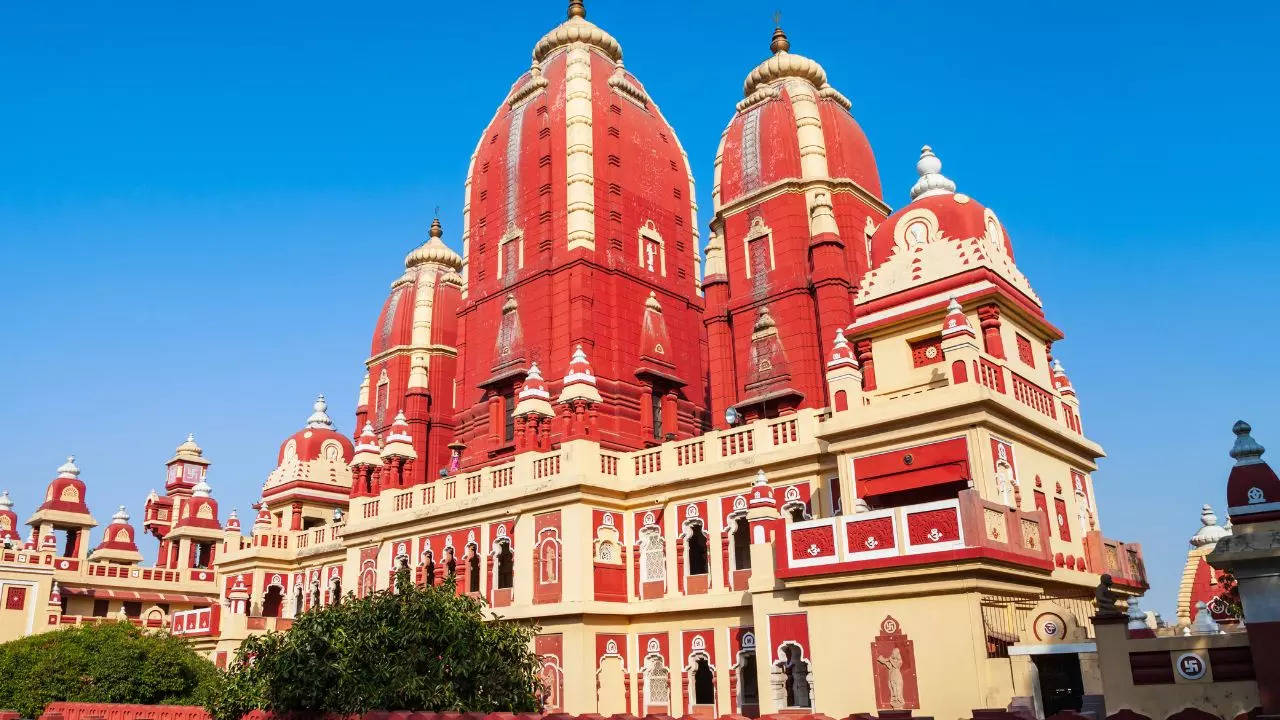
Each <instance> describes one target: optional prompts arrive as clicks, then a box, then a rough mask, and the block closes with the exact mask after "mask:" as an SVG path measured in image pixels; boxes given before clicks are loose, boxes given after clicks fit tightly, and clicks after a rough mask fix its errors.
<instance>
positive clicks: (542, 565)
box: [538, 536, 560, 584]
mask: <svg viewBox="0 0 1280 720" xmlns="http://www.w3.org/2000/svg"><path fill="white" fill-rule="evenodd" d="M559 580H560V548H559V543H557V542H556V540H555V538H553V537H550V536H548V537H547V538H546V539H544V540H543V541H542V544H541V545H540V546H539V547H538V582H540V583H543V584H547V583H555V582H558V581H559Z"/></svg>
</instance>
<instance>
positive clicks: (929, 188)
mask: <svg viewBox="0 0 1280 720" xmlns="http://www.w3.org/2000/svg"><path fill="white" fill-rule="evenodd" d="M916 172H917V173H918V174H919V175H920V179H919V180H917V181H916V184H915V185H913V186H911V199H912V200H915V199H916V198H920V197H929V196H931V195H950V194H952V193H954V192H955V191H956V184H955V183H954V182H952V181H951V178H949V177H947V176H946V175H943V174H942V161H941V160H939V159H938V156H937V155H934V154H933V148H931V147H929V146H928V145H925V146H924V147H922V148H920V159H919V160H917V161H916Z"/></svg>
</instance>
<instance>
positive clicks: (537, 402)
mask: <svg viewBox="0 0 1280 720" xmlns="http://www.w3.org/2000/svg"><path fill="white" fill-rule="evenodd" d="M550 399H551V394H550V393H549V392H547V383H546V381H545V380H543V378H542V372H541V371H540V370H538V363H534V364H532V365H530V366H529V374H528V375H525V377H524V385H523V386H521V388H520V394H519V395H518V396H517V402H516V409H515V414H516V417H522V416H525V415H529V414H534V415H544V416H546V417H551V416H552V415H554V414H555V413H553V412H552V411H551V402H550Z"/></svg>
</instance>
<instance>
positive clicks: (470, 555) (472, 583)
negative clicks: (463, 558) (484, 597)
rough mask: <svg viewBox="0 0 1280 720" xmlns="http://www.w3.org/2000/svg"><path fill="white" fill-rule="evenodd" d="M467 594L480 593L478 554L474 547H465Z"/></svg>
mask: <svg viewBox="0 0 1280 720" xmlns="http://www.w3.org/2000/svg"><path fill="white" fill-rule="evenodd" d="M467 592H473V593H478V592H480V553H479V551H478V549H477V548H476V546H475V545H468V546H467Z"/></svg>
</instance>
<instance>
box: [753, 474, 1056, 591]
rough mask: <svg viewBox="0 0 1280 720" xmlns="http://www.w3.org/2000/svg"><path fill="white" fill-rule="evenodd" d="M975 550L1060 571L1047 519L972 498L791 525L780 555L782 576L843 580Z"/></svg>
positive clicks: (967, 493) (966, 493) (967, 494)
mask: <svg viewBox="0 0 1280 720" xmlns="http://www.w3.org/2000/svg"><path fill="white" fill-rule="evenodd" d="M970 549H972V550H975V551H981V550H988V551H994V552H995V553H996V554H999V555H1000V556H1001V557H1004V558H1005V559H1013V560H1021V561H1024V562H1026V563H1027V564H1031V565H1035V566H1037V567H1040V568H1042V569H1045V570H1049V569H1051V568H1052V558H1051V557H1050V555H1049V549H1048V530H1047V527H1046V525H1045V518H1044V516H1043V514H1042V513H1040V512H1038V511H1036V512H1022V511H1019V510H1015V509H1013V508H1009V507H1005V506H1004V505H1001V504H999V503H992V502H988V501H985V500H982V499H981V498H980V497H978V495H977V493H976V492H975V491H973V490H966V491H964V492H961V493H960V495H959V497H957V498H956V499H954V500H941V501H936V502H928V503H919V504H915V505H902V506H898V507H892V508H885V509H882V510H871V511H867V512H861V513H856V514H853V515H843V516H840V517H832V518H823V519H820V520H807V521H804V522H792V523H788V524H787V526H786V533H785V538H784V539H783V541H782V542H781V543H779V547H778V548H777V552H778V558H777V560H778V567H777V573H778V575H779V577H787V576H788V575H809V574H814V570H815V569H817V570H819V571H824V570H826V571H829V572H843V571H847V570H856V569H858V566H859V565H860V564H863V563H866V562H867V561H877V562H875V563H873V564H874V565H875V566H877V567H879V566H882V565H886V564H888V565H892V564H893V562H892V558H901V559H903V560H904V561H905V560H907V559H908V558H909V557H911V556H926V555H931V554H935V553H944V552H951V551H958V550H970Z"/></svg>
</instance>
